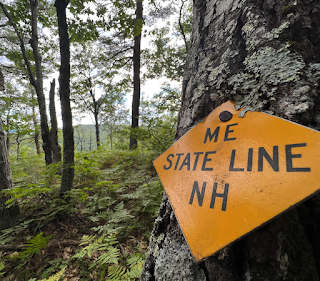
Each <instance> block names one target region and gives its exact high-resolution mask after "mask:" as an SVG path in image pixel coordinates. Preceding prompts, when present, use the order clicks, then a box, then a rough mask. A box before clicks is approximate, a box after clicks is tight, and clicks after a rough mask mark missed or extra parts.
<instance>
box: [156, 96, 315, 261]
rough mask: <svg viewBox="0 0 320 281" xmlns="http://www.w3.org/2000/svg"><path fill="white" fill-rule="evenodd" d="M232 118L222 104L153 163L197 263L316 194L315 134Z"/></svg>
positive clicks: (272, 121) (263, 118) (249, 117)
mask: <svg viewBox="0 0 320 281" xmlns="http://www.w3.org/2000/svg"><path fill="white" fill-rule="evenodd" d="M230 113H231V114H230ZM238 114H239V111H236V110H235V108H234V105H233V104H232V103H231V102H226V103H224V104H222V105H221V106H220V107H218V108H216V109H215V110H214V111H213V112H211V113H210V115H208V116H207V117H206V118H205V120H204V122H202V123H199V124H198V125H196V126H195V127H194V128H193V129H191V130H190V131H189V132H188V133H186V134H185V135H184V136H183V137H181V138H180V139H179V140H178V141H177V142H176V143H174V144H173V145H172V146H171V147H170V148H169V149H168V150H167V151H166V152H164V153H163V154H162V155H160V156H159V157H158V158H157V159H156V160H155V161H154V166H155V168H156V170H157V172H158V174H159V177H160V179H161V182H162V184H163V186H164V189H165V191H166V193H167V195H168V198H169V200H170V203H171V205H172V208H173V209H174V212H175V215H176V217H177V219H178V221H179V224H180V227H181V229H182V231H183V233H184V236H185V238H186V241H187V243H188V245H189V247H190V249H191V252H192V254H193V256H194V258H195V260H196V261H201V260H202V259H203V258H206V257H208V256H210V255H212V254H214V253H215V252H216V251H218V250H220V249H221V248H223V247H225V246H226V245H228V244H230V243H231V242H233V241H235V240H237V239H238V238H240V237H242V236H244V235H245V234H247V233H248V232H250V231H252V230H254V229H255V228H257V227H259V226H261V225H262V224H263V223H265V222H267V221H269V220H271V219H272V218H274V217H275V216H277V215H278V214H280V213H282V212H284V211H286V210H288V209H289V208H290V207H292V206H293V205H295V204H297V203H299V202H301V201H302V200H303V199H305V198H306V197H308V196H310V195H312V194H314V193H315V192H316V191H318V190H319V188H320V133H319V132H317V131H315V130H312V129H310V128H307V127H304V126H301V125H299V124H295V123H292V122H289V121H286V120H284V119H281V118H277V117H274V116H271V115H268V114H265V113H261V112H247V113H246V115H245V117H243V118H241V117H239V116H238ZM219 116H220V117H219ZM229 119H230V120H229ZM221 120H223V121H221Z"/></svg>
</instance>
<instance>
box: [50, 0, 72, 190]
mask: <svg viewBox="0 0 320 281" xmlns="http://www.w3.org/2000/svg"><path fill="white" fill-rule="evenodd" d="M68 4H69V1H65V0H56V1H55V4H54V5H55V7H56V10H57V18H58V29H59V42H60V56H61V64H60V76H59V92H60V93H59V94H60V101H61V115H62V124H63V128H62V132H63V167H62V178H61V189H60V195H61V196H63V195H64V194H65V193H66V192H68V191H70V190H71V189H72V187H73V177H74V138H73V126H72V113H71V106H70V42H69V36H68V25H67V18H66V8H67V6H68Z"/></svg>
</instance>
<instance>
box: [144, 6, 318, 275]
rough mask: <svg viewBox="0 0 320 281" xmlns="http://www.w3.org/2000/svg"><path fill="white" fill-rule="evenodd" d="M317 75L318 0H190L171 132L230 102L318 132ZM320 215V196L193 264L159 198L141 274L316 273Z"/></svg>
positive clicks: (169, 212)
mask: <svg viewBox="0 0 320 281" xmlns="http://www.w3.org/2000/svg"><path fill="white" fill-rule="evenodd" d="M319 82H320V2H319V1H311V0H305V1H290V0H280V1H276V0H268V1H259V0H247V1H246V0H242V1H241V0H218V1H217V0H206V1H205V0H194V21H193V33H192V43H191V48H190V52H189V57H188V62H187V67H186V71H185V74H184V82H183V98H182V106H181V110H180V113H179V120H178V128H177V133H176V138H177V139H178V138H179V137H181V136H182V135H183V134H184V133H186V132H187V131H188V130H189V129H190V128H191V127H192V126H193V125H195V124H196V123H197V122H199V120H201V119H202V118H203V117H205V116H207V115H208V114H209V113H210V112H211V111H212V110H213V109H214V108H216V107H217V106H219V105H220V104H222V103H223V102H225V101H227V100H233V101H235V102H236V104H237V105H239V106H241V107H246V108H248V109H253V110H259V111H268V113H271V114H274V115H276V116H279V117H282V118H284V119H287V120H291V121H294V122H297V123H300V124H303V125H306V126H309V127H312V128H314V129H319V128H320V100H319V99H320V98H319V97H320V86H319V85H320V84H319ZM258 129H259V128H257V130H258ZM301 188H303V186H302V187H301ZM319 222H320V196H319V194H318V195H316V196H314V197H313V198H311V199H309V200H308V201H306V202H305V203H303V204H301V205H300V206H298V207H296V208H294V209H293V210H291V211H289V212H287V213H286V214H284V215H282V216H280V217H279V218H277V219H275V220H274V221H272V222H271V223H269V224H267V225H266V226H264V227H262V228H260V229H259V230H257V231H255V232H253V233H251V234H250V235H248V236H246V237H245V238H243V239H241V240H240V241H238V242H236V243H234V244H233V245H231V246H228V247H226V248H225V249H223V250H221V251H220V252H218V253H216V254H214V255H213V256H211V257H209V258H207V259H206V260H205V261H203V262H202V263H200V264H198V265H196V264H194V263H193V260H192V257H191V254H190V251H189V249H188V246H187V244H186V242H185V239H184V238H183V235H182V233H181V230H180V228H179V225H178V223H177V221H176V218H175V216H174V213H173V211H172V209H171V206H170V204H169V202H168V198H167V196H166V195H164V197H163V201H162V204H161V206H160V211H159V215H158V218H157V219H156V221H155V226H154V229H153V233H152V236H151V238H150V246H149V256H148V258H147V261H146V264H145V268H144V272H143V274H142V277H141V280H224V281H225V280H227V281H228V280H252V281H255V280H259V281H260V280H261V281H266V280H274V281H277V280H299V281H304V280H308V281H309V280H319V276H320V240H319V237H320V223H319Z"/></svg>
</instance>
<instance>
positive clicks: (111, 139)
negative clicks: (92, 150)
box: [109, 128, 113, 150]
mask: <svg viewBox="0 0 320 281" xmlns="http://www.w3.org/2000/svg"><path fill="white" fill-rule="evenodd" d="M109 135H110V146H111V150H112V148H113V147H112V144H113V143H112V141H113V138H112V129H111V128H110V134H109Z"/></svg>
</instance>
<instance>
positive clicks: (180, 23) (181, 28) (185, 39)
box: [179, 0, 189, 53]
mask: <svg viewBox="0 0 320 281" xmlns="http://www.w3.org/2000/svg"><path fill="white" fill-rule="evenodd" d="M183 6H184V0H182V1H181V7H180V13H179V28H180V31H181V34H182V37H183V41H184V45H185V47H186V52H187V53H189V45H188V42H187V38H186V34H185V33H184V29H183V26H182V22H181V19H182V9H183Z"/></svg>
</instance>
